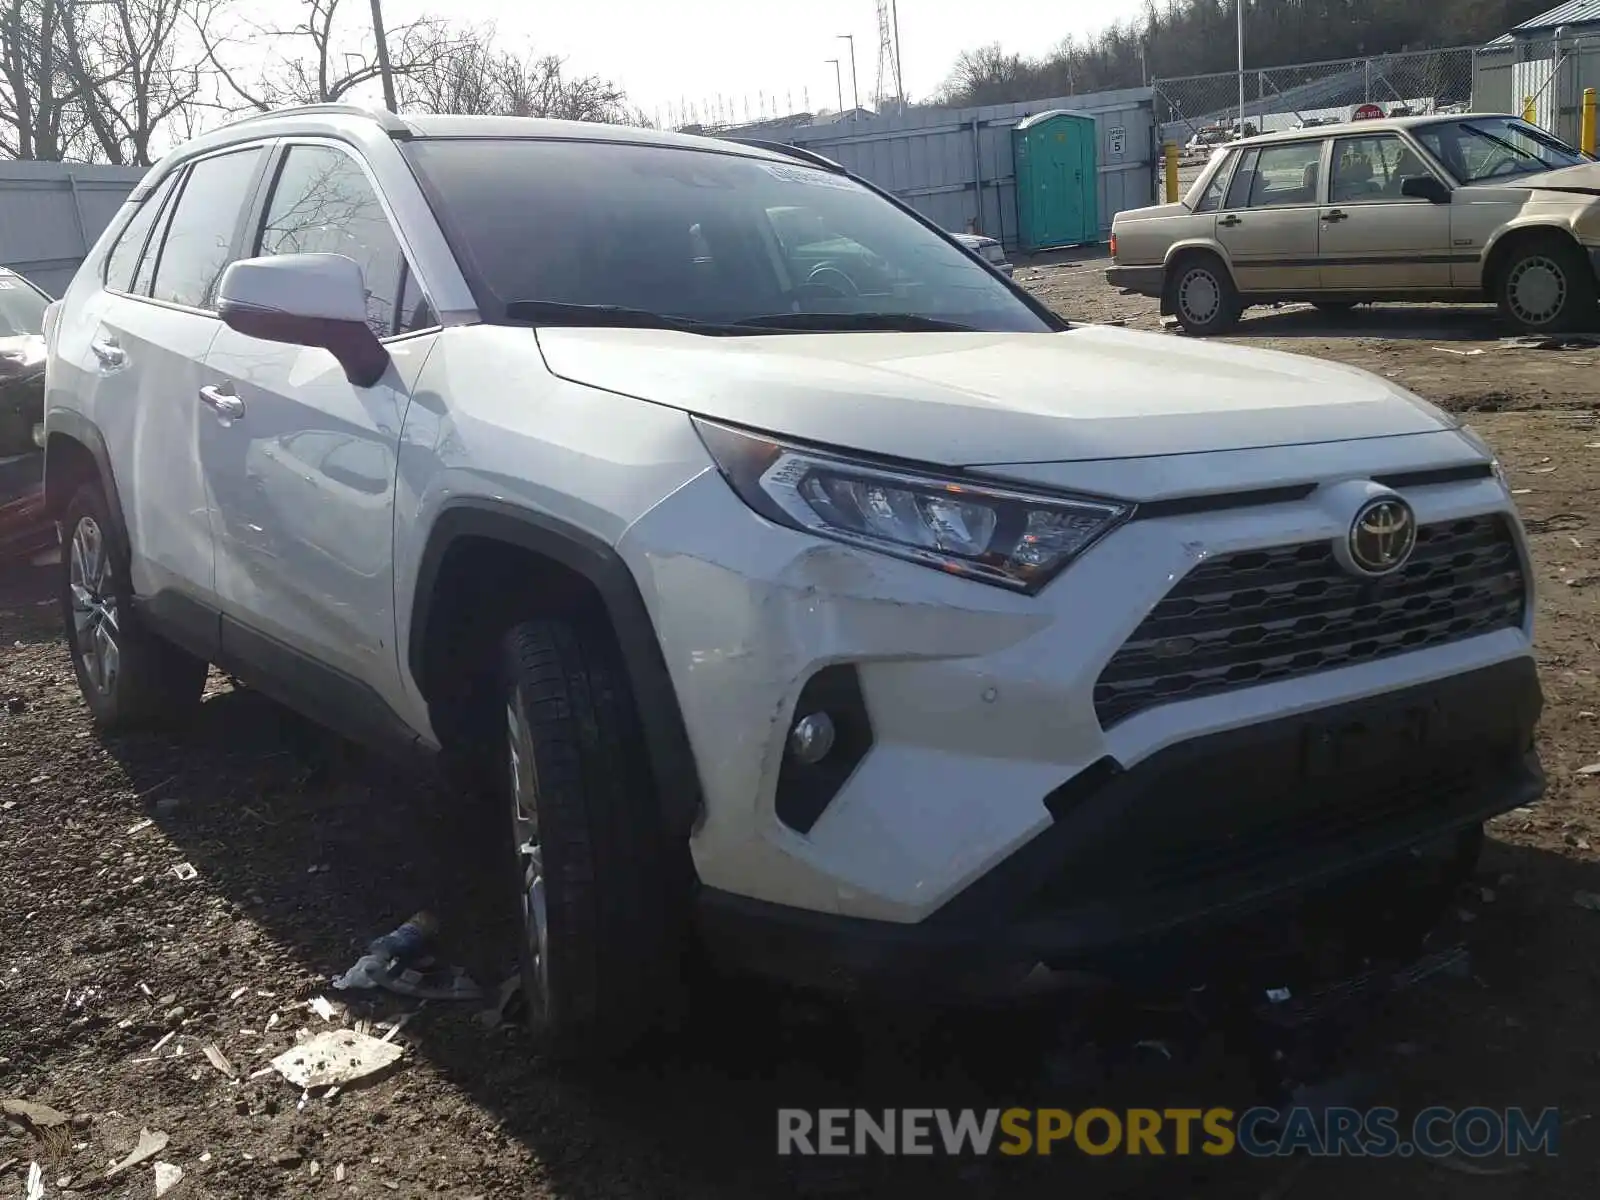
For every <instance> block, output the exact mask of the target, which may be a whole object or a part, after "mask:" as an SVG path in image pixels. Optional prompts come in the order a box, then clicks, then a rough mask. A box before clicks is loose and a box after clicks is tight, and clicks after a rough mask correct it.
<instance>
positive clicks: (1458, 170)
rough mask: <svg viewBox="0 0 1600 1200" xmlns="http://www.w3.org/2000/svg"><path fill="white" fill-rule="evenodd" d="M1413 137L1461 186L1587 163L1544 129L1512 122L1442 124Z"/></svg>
mask: <svg viewBox="0 0 1600 1200" xmlns="http://www.w3.org/2000/svg"><path fill="white" fill-rule="evenodd" d="M1413 132H1414V133H1415V134H1416V136H1417V138H1418V139H1419V140H1420V141H1421V142H1422V144H1423V145H1424V146H1426V147H1427V148H1428V149H1429V150H1430V151H1432V152H1433V155H1434V157H1435V158H1437V159H1438V160H1439V161H1440V162H1442V163H1443V164H1444V165H1445V166H1446V168H1448V169H1449V171H1450V173H1451V174H1452V175H1454V176H1455V177H1456V179H1457V180H1458V181H1459V182H1461V183H1482V182H1483V181H1485V180H1488V179H1512V178H1515V177H1516V176H1518V175H1532V174H1536V173H1538V172H1540V171H1553V170H1556V169H1557V168H1560V167H1575V166H1577V165H1578V164H1579V163H1583V162H1588V161H1589V160H1588V159H1587V158H1585V157H1584V156H1583V155H1582V154H1581V153H1579V152H1578V151H1577V150H1574V149H1573V148H1572V147H1571V146H1568V145H1567V144H1566V143H1564V142H1562V141H1560V140H1559V139H1557V138H1554V137H1552V136H1551V135H1550V134H1548V133H1546V132H1545V131H1544V130H1542V129H1539V128H1536V127H1535V126H1533V125H1529V124H1528V123H1527V122H1526V121H1518V120H1515V119H1514V118H1511V117H1474V118H1473V119H1472V120H1470V121H1445V122H1441V123H1440V124H1437V125H1424V126H1423V127H1422V128H1420V129H1417V130H1414V131H1413Z"/></svg>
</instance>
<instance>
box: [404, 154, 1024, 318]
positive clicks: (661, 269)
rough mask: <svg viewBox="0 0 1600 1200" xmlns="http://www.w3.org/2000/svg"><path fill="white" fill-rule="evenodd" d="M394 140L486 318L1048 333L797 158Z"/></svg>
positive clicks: (880, 209) (938, 242) (894, 220)
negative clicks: (895, 322) (610, 314)
mask: <svg viewBox="0 0 1600 1200" xmlns="http://www.w3.org/2000/svg"><path fill="white" fill-rule="evenodd" d="M406 152H407V154H408V155H409V156H410V157H411V161H412V164H413V166H414V167H415V169H416V170H417V172H418V174H419V175H420V177H421V178H422V180H423V182H424V184H425V186H426V187H427V190H428V192H429V194H430V200H431V201H432V203H433V205H434V207H435V209H436V211H437V213H438V216H439V217H440V220H441V223H442V224H443V225H444V226H445V230H446V233H447V235H448V236H449V238H450V240H451V242H452V243H453V245H454V248H455V250H456V254H457V257H458V258H460V259H461V260H462V266H463V268H464V269H466V270H467V272H468V274H469V277H470V279H471V282H472V285H473V291H474V293H475V294H476V295H477V299H478V306H479V308H480V309H481V310H482V312H483V314H484V318H485V319H486V320H490V321H502V322H503V321H508V320H509V321H516V320H518V319H519V317H518V314H523V316H522V318H521V319H524V320H526V319H527V318H526V315H525V314H527V313H529V312H530V311H535V310H534V309H531V308H530V307H529V306H530V305H537V304H544V305H547V306H548V305H590V306H603V307H606V308H613V309H629V310H634V311H635V313H656V314H661V315H664V316H668V317H671V318H676V319H681V320H684V321H692V322H697V323H705V324H707V325H718V326H730V325H742V324H744V323H746V322H750V321H751V320H752V319H754V318H773V317H778V316H783V315H794V314H799V315H806V316H807V317H826V316H828V315H834V316H838V317H840V318H841V320H840V321H839V322H837V325H838V327H839V328H841V329H843V328H862V327H863V326H862V322H861V321H860V320H859V318H861V317H864V316H871V317H874V318H880V317H886V316H887V317H900V318H925V319H928V320H929V321H936V322H941V323H943V324H944V325H945V326H946V327H950V326H954V327H965V328H970V329H979V330H985V331H993V332H1005V331H1011V332H1029V331H1046V330H1050V329H1052V328H1054V327H1053V326H1052V325H1051V324H1049V323H1048V322H1047V321H1046V319H1045V318H1043V317H1042V316H1040V315H1039V313H1038V312H1036V311H1035V310H1034V309H1033V308H1032V307H1030V306H1029V305H1028V304H1027V303H1026V302H1024V301H1023V300H1022V299H1021V298H1019V297H1018V296H1017V294H1016V293H1015V292H1013V291H1012V290H1011V289H1010V288H1009V287H1008V286H1007V285H1006V284H1005V283H1004V282H1002V281H1001V280H1000V279H998V278H997V277H996V276H995V275H994V274H993V273H991V272H990V271H989V269H988V268H987V267H985V266H983V265H982V264H980V263H979V262H977V261H976V260H975V259H974V258H973V256H972V255H971V254H970V253H968V252H966V251H964V250H963V249H962V248H961V247H959V246H956V245H952V244H951V243H950V242H947V241H945V240H944V239H943V238H941V237H939V236H938V235H937V234H936V233H934V232H933V231H932V230H930V229H928V228H926V227H925V226H923V225H922V224H920V223H919V222H917V221H915V220H913V219H912V218H911V217H909V216H907V215H906V214H905V213H904V212H902V211H900V210H899V209H898V208H896V207H895V206H894V205H892V204H890V203H888V202H887V201H886V200H884V199H883V198H882V197H881V196H878V195H876V194H874V193H873V192H871V191H870V190H868V189H867V188H864V187H862V186H861V185H860V184H858V183H855V182H853V181H852V180H849V179H846V178H843V177H841V176H839V175H835V174H832V173H830V172H827V171H822V170H818V169H816V168H814V167H809V166H805V165H802V164H799V163H783V162H773V161H769V160H765V159H756V158H749V157H744V156H742V155H736V154H718V153H711V152H706V151H700V150H692V149H678V148H674V147H662V146H641V145H629V144H622V143H608V142H600V141H594V142H577V141H553V140H535V139H531V138H529V139H520V140H518V139H432V140H428V139H424V140H418V141H415V142H411V143H409V144H408V145H407V146H406ZM512 305H514V306H517V307H516V309H515V310H514V311H513V312H508V306H512ZM547 311H548V310H547ZM850 318H857V320H855V321H854V322H853V323H852V321H851V320H850ZM568 323H571V322H570V321H569V322H568ZM803 324H804V325H805V327H806V328H808V329H815V330H827V329H828V328H829V325H828V322H827V321H825V320H812V319H807V320H805V321H804V322H803ZM907 324H908V323H907V322H904V321H902V322H901V327H904V326H905V325H907Z"/></svg>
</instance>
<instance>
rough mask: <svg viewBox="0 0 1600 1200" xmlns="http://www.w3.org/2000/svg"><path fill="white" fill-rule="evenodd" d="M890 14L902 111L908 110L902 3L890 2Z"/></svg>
mask: <svg viewBox="0 0 1600 1200" xmlns="http://www.w3.org/2000/svg"><path fill="white" fill-rule="evenodd" d="M889 13H890V15H891V16H893V18H894V90H895V91H896V92H897V93H898V94H899V99H900V111H901V112H905V110H906V84H905V77H904V76H903V75H901V73H900V2H899V0H889Z"/></svg>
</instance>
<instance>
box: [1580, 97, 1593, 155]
mask: <svg viewBox="0 0 1600 1200" xmlns="http://www.w3.org/2000/svg"><path fill="white" fill-rule="evenodd" d="M1594 125H1595V90H1594V88H1584V89H1583V129H1582V132H1581V133H1580V134H1579V136H1578V148H1579V149H1580V150H1582V151H1583V152H1584V153H1585V154H1589V155H1592V154H1594V133H1595V130H1594Z"/></svg>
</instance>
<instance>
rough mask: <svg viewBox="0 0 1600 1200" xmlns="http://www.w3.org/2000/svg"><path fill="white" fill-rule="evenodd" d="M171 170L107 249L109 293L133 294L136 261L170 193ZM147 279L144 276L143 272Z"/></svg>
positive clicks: (175, 176)
mask: <svg viewBox="0 0 1600 1200" xmlns="http://www.w3.org/2000/svg"><path fill="white" fill-rule="evenodd" d="M178 174H179V173H178V172H176V171H174V172H173V173H172V174H171V175H168V176H167V177H166V178H165V179H163V180H162V181H161V183H160V185H159V186H158V187H157V188H156V189H155V191H153V192H151V193H150V194H149V195H148V196H146V197H145V198H144V203H142V204H141V205H140V206H139V211H138V212H136V213H134V214H133V219H132V220H130V221H129V222H128V223H127V225H126V226H124V227H123V230H122V233H121V235H120V236H119V237H118V238H117V243H116V245H114V246H113V247H111V253H110V255H109V256H107V258H106V275H105V281H106V287H107V288H108V289H110V290H111V291H113V292H131V291H134V290H135V289H134V286H133V277H134V272H135V271H136V270H137V268H138V266H139V258H140V256H141V255H142V254H143V253H144V247H145V243H146V242H148V241H149V240H150V228H151V226H153V225H154V224H155V223H156V217H157V216H158V215H159V214H160V212H161V206H162V205H164V204H165V203H166V202H167V197H168V196H169V195H171V194H172V185H173V182H174V181H175V180H176V179H177V177H178ZM147 277H148V273H147Z"/></svg>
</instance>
